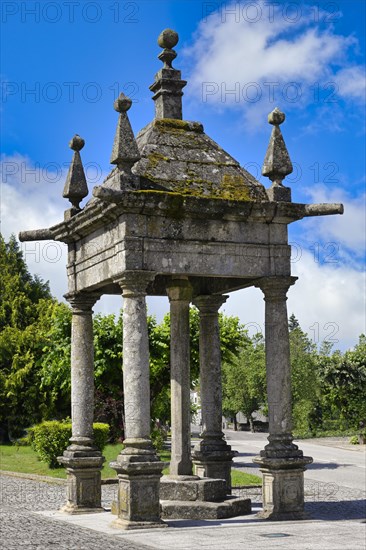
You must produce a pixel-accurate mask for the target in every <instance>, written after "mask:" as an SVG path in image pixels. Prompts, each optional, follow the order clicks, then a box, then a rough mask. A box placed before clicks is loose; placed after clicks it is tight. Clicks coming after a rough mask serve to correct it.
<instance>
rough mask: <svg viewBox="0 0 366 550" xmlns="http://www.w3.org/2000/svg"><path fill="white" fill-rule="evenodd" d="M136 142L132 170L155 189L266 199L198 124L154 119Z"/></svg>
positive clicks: (222, 196) (234, 197)
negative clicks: (137, 152) (137, 155)
mask: <svg viewBox="0 0 366 550" xmlns="http://www.w3.org/2000/svg"><path fill="white" fill-rule="evenodd" d="M137 143H138V146H139V149H140V152H141V160H140V161H139V162H138V163H137V164H136V165H135V166H134V168H133V172H134V173H135V174H137V175H139V176H140V177H143V178H146V179H147V180H148V181H150V182H152V183H153V184H155V186H156V188H157V189H165V190H166V191H174V192H176V193H181V194H183V195H193V196H196V197H200V196H202V197H207V198H221V199H233V200H241V201H253V200H259V201H260V200H263V201H265V200H268V199H267V196H266V193H265V190H264V187H263V186H262V185H261V184H260V183H259V182H257V181H256V180H255V178H254V177H253V176H252V175H251V174H249V172H247V171H246V170H244V168H242V167H241V166H240V165H239V163H238V162H237V161H236V160H235V159H234V158H233V157H231V156H230V155H229V154H228V153H226V152H225V151H224V150H223V149H222V148H221V147H220V146H219V145H218V144H217V143H215V142H214V141H213V140H212V139H211V138H209V137H208V136H207V135H206V134H205V133H204V131H203V127H202V125H201V124H198V123H194V122H187V121H182V120H173V119H167V118H164V119H161V120H159V119H157V120H155V121H153V122H152V123H151V124H149V125H148V126H147V127H146V128H144V129H143V130H141V132H140V133H139V134H138V136H137ZM141 185H142V188H143V186H144V180H142V182H141Z"/></svg>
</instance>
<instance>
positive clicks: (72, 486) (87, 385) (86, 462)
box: [58, 293, 104, 514]
mask: <svg viewBox="0 0 366 550" xmlns="http://www.w3.org/2000/svg"><path fill="white" fill-rule="evenodd" d="M66 299H67V300H68V301H69V302H70V304H71V307H72V331H71V417H72V437H71V439H70V443H71V445H69V447H68V448H67V449H66V451H65V452H64V454H63V456H62V457H59V458H58V461H59V462H60V463H61V464H64V466H65V467H66V470H67V504H66V505H65V506H64V507H63V508H62V511H64V512H67V513H70V514H80V513H85V512H97V511H104V510H103V508H102V507H101V474H100V471H101V468H102V464H103V462H104V458H103V456H102V453H101V452H100V451H98V449H97V448H96V447H95V445H94V442H93V417H94V347H93V317H92V314H93V311H92V307H93V305H94V304H95V302H96V301H97V300H98V299H99V295H96V294H93V293H84V294H83V293H74V294H68V295H66Z"/></svg>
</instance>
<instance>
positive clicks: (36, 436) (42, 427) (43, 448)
mask: <svg viewBox="0 0 366 550" xmlns="http://www.w3.org/2000/svg"><path fill="white" fill-rule="evenodd" d="M70 437H71V425H70V424H63V423H62V422H59V421H57V420H48V421H45V422H42V423H41V424H38V425H37V426H34V427H33V429H32V444H31V446H32V449H33V450H34V451H36V453H37V454H38V456H39V458H40V460H41V461H42V462H46V463H47V464H48V466H49V467H50V468H59V467H60V464H59V463H58V462H57V457H58V456H61V455H62V453H63V452H64V450H65V449H66V447H67V446H68V444H69V439H70Z"/></svg>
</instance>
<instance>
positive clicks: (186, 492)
mask: <svg viewBox="0 0 366 550" xmlns="http://www.w3.org/2000/svg"><path fill="white" fill-rule="evenodd" d="M226 495H227V492H226V482H225V480H224V479H210V478H199V477H198V476H163V477H162V478H161V480H160V500H173V501H177V500H179V501H185V502H186V501H203V502H221V501H223V500H225V499H226Z"/></svg>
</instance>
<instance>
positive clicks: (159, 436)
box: [151, 426, 167, 453]
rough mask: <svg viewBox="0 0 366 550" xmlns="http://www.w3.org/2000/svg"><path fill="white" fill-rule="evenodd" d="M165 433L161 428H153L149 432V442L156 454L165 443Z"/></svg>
mask: <svg viewBox="0 0 366 550" xmlns="http://www.w3.org/2000/svg"><path fill="white" fill-rule="evenodd" d="M166 437H167V436H166V431H165V429H164V428H163V427H158V426H154V428H153V429H152V430H151V442H152V444H153V445H154V447H155V449H156V452H158V453H159V452H161V451H162V450H163V448H164V443H165V441H166Z"/></svg>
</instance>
